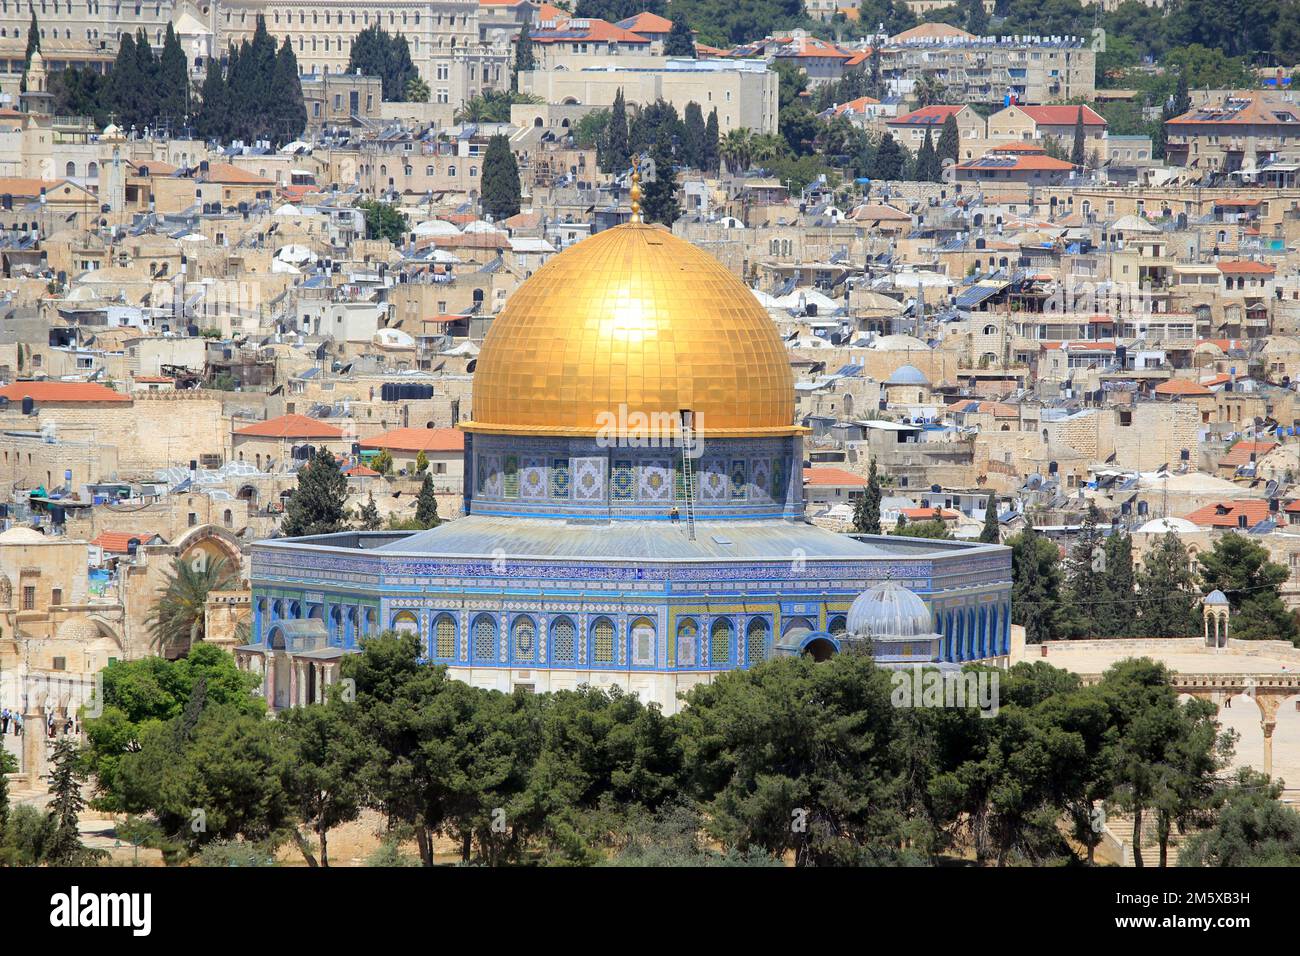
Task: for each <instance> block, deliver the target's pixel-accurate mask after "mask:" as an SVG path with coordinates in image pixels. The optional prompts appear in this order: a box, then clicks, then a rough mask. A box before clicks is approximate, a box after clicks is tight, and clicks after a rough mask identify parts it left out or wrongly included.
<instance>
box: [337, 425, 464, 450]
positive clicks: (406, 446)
mask: <svg viewBox="0 0 1300 956" xmlns="http://www.w3.org/2000/svg"><path fill="white" fill-rule="evenodd" d="M361 447H362V448H386V449H388V450H389V451H464V450H465V433H464V432H462V431H461V430H460V429H459V428H394V429H393V430H392V431H387V432H384V433H383V434H382V435H375V436H374V437H373V438H367V439H366V440H365V441H363V442H362V443H361Z"/></svg>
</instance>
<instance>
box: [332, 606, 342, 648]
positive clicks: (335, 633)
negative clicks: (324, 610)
mask: <svg viewBox="0 0 1300 956" xmlns="http://www.w3.org/2000/svg"><path fill="white" fill-rule="evenodd" d="M330 639H331V640H332V641H334V642H335V643H342V641H343V608H341V607H339V606H338V605H337V604H336V605H334V606H333V607H332V608H330Z"/></svg>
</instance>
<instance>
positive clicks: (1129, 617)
mask: <svg viewBox="0 0 1300 956" xmlns="http://www.w3.org/2000/svg"><path fill="white" fill-rule="evenodd" d="M1102 554H1103V555H1104V556H1105V559H1106V566H1105V569H1104V570H1103V571H1102V576H1101V590H1102V603H1101V604H1099V605H1098V606H1097V612H1096V614H1094V615H1093V619H1094V620H1095V621H1096V622H1097V631H1098V632H1099V634H1100V635H1101V636H1102V637H1136V636H1137V635H1138V633H1139V632H1138V625H1137V619H1136V614H1135V613H1134V611H1135V610H1136V606H1135V604H1134V603H1133V598H1134V590H1133V586H1134V578H1133V539H1132V538H1131V537H1130V536H1129V535H1127V534H1125V533H1124V532H1123V531H1115V532H1113V533H1112V534H1111V535H1110V536H1109V537H1107V538H1106V543H1105V544H1104V545H1103V546H1102Z"/></svg>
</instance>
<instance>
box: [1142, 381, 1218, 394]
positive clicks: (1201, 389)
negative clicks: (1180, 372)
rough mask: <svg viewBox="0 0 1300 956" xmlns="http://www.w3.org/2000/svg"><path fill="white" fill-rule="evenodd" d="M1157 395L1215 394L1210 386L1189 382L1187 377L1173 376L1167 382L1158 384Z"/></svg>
mask: <svg viewBox="0 0 1300 956" xmlns="http://www.w3.org/2000/svg"><path fill="white" fill-rule="evenodd" d="M1155 391H1156V394H1157V395H1213V394H1214V393H1213V392H1211V391H1210V390H1209V389H1208V388H1206V387H1205V386H1204V385H1202V384H1200V383H1199V382H1189V381H1188V380H1187V379H1185V378H1171V379H1169V381H1167V382H1161V383H1160V384H1159V385H1157V386H1156V389H1155Z"/></svg>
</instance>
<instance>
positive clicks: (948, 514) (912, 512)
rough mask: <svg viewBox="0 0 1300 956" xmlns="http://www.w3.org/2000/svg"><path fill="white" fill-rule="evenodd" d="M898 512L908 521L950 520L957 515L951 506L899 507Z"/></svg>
mask: <svg viewBox="0 0 1300 956" xmlns="http://www.w3.org/2000/svg"><path fill="white" fill-rule="evenodd" d="M898 513H899V514H901V515H902V516H903V517H904V518H906V519H907V520H908V521H934V520H936V519H942V520H944V521H952V520H955V519H956V518H958V517H959V514H958V512H956V511H953V510H952V509H951V508H900V509H898Z"/></svg>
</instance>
